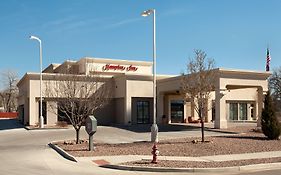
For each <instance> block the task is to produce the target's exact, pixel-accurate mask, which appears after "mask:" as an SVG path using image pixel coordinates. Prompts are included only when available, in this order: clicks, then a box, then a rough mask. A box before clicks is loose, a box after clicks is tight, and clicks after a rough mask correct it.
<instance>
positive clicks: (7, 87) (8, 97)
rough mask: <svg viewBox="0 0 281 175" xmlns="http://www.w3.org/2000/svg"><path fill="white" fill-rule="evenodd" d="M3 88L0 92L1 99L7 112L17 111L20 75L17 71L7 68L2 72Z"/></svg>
mask: <svg viewBox="0 0 281 175" xmlns="http://www.w3.org/2000/svg"><path fill="white" fill-rule="evenodd" d="M1 81H2V84H3V89H2V90H1V92H0V100H1V101H2V105H3V107H4V111H5V112H12V111H16V109H17V96H18V88H17V85H16V84H17V82H18V75H17V72H16V71H13V70H5V71H2V72H1Z"/></svg>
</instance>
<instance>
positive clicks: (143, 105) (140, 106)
mask: <svg viewBox="0 0 281 175" xmlns="http://www.w3.org/2000/svg"><path fill="white" fill-rule="evenodd" d="M149 111H150V110H149V101H138V102H137V123H138V124H147V123H149V119H150V117H149V113H150V112H149Z"/></svg>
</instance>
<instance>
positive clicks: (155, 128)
mask: <svg viewBox="0 0 281 175" xmlns="http://www.w3.org/2000/svg"><path fill="white" fill-rule="evenodd" d="M155 12H156V11H155V9H149V10H146V11H144V12H142V13H141V16H143V17H147V16H149V15H151V14H153V124H152V126H151V142H154V146H153V148H152V149H153V160H152V163H157V154H158V153H159V151H158V149H157V146H156V143H157V142H158V126H157V123H156V25H155V22H156V18H155Z"/></svg>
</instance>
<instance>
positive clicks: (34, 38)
mask: <svg viewBox="0 0 281 175" xmlns="http://www.w3.org/2000/svg"><path fill="white" fill-rule="evenodd" d="M29 39H31V40H36V41H38V42H39V54H40V117H39V127H40V128H44V123H43V120H44V119H43V115H42V111H43V110H42V42H41V40H40V39H39V38H38V37H36V36H30V37H29Z"/></svg>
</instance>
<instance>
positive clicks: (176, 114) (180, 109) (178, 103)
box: [171, 100, 184, 123]
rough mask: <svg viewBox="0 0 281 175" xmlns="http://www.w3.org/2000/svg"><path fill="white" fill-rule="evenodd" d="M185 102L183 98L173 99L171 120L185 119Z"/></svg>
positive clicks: (181, 120) (174, 121)
mask: <svg viewBox="0 0 281 175" xmlns="http://www.w3.org/2000/svg"><path fill="white" fill-rule="evenodd" d="M183 114H184V103H183V100H172V101H171V122H172V123H183V121H184V115H183Z"/></svg>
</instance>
